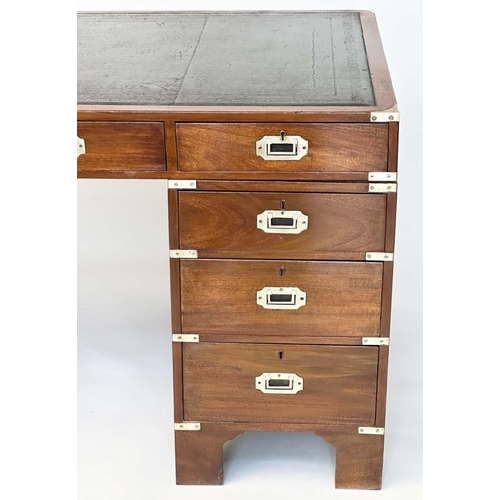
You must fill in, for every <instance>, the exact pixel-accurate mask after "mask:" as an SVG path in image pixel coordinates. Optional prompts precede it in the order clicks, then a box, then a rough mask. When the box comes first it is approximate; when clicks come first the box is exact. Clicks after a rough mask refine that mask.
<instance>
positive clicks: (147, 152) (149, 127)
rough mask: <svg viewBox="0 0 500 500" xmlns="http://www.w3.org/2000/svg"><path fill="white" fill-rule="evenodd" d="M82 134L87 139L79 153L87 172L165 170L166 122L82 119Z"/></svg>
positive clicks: (80, 130)
mask: <svg viewBox="0 0 500 500" xmlns="http://www.w3.org/2000/svg"><path fill="white" fill-rule="evenodd" d="M77 133H78V137H80V138H82V139H84V140H85V149H86V152H85V154H82V155H80V156H79V158H78V160H77V162H78V169H79V170H83V171H93V170H99V171H118V172H123V171H132V172H137V171H153V172H154V171H165V170H166V168H167V167H166V163H165V131H164V127H163V123H133V122H83V121H80V122H78V126H77Z"/></svg>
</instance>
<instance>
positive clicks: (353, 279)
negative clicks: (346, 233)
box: [181, 259, 383, 341]
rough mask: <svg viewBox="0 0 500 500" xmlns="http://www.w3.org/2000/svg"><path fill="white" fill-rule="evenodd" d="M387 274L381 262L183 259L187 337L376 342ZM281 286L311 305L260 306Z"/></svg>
mask: <svg viewBox="0 0 500 500" xmlns="http://www.w3.org/2000/svg"><path fill="white" fill-rule="evenodd" d="M382 267H383V264H382V263H378V262H368V263H365V262H316V261H291V260H275V261H261V260H203V259H194V260H182V261H181V304H182V332H183V333H191V334H194V333H200V334H201V333H222V334H231V333H240V334H253V335H256V336H258V335H272V334H275V335H289V336H291V335H302V336H304V335H317V336H322V335H325V336H337V335H338V336H342V337H351V336H352V337H360V336H368V337H369V336H378V335H379V333H380V299H381V293H382ZM282 269H284V270H285V271H284V273H283V271H281V270H282ZM282 274H284V275H283V276H282ZM280 286H283V287H298V288H300V290H302V291H305V292H306V294H307V296H306V305H305V306H303V307H301V308H300V309H297V310H275V309H264V308H263V307H262V306H260V305H258V304H257V302H256V300H257V291H259V290H261V289H262V288H264V287H280ZM256 341H258V337H256Z"/></svg>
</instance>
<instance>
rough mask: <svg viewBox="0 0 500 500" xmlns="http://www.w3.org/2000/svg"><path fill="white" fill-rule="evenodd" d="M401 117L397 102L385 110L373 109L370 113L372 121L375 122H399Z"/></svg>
mask: <svg viewBox="0 0 500 500" xmlns="http://www.w3.org/2000/svg"><path fill="white" fill-rule="evenodd" d="M399 118H400V115H399V109H398V106H397V104H395V105H394V106H393V107H392V108H389V109H385V110H384V111H372V112H371V113H370V121H372V122H373V123H388V122H398V121H399Z"/></svg>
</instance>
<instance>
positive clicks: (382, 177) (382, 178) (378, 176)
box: [368, 172, 398, 182]
mask: <svg viewBox="0 0 500 500" xmlns="http://www.w3.org/2000/svg"><path fill="white" fill-rule="evenodd" d="M368 180H369V181H370V182H396V181H397V180H398V174H397V172H368Z"/></svg>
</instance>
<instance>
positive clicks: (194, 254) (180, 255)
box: [170, 250, 198, 259]
mask: <svg viewBox="0 0 500 500" xmlns="http://www.w3.org/2000/svg"><path fill="white" fill-rule="evenodd" d="M170 258H171V259H197V258H198V250H170Z"/></svg>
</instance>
